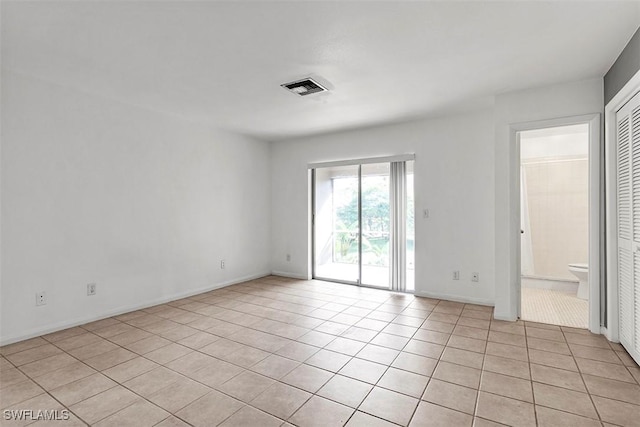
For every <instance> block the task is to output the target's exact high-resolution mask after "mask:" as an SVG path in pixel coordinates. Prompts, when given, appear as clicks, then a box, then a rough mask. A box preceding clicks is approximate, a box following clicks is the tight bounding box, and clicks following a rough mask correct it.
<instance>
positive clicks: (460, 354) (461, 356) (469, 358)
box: [440, 347, 484, 369]
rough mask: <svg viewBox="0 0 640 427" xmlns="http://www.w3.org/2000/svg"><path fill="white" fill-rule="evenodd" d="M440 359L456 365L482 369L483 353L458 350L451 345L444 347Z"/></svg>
mask: <svg viewBox="0 0 640 427" xmlns="http://www.w3.org/2000/svg"><path fill="white" fill-rule="evenodd" d="M440 360H443V361H445V362H451V363H455V364H458V365H463V366H468V367H470V368H476V369H482V364H483V362H484V354H481V353H476V352H474V351H468V350H460V349H457V348H453V347H446V348H445V350H444V353H442V357H440Z"/></svg>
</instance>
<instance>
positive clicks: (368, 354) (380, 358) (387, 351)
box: [356, 344, 400, 365]
mask: <svg viewBox="0 0 640 427" xmlns="http://www.w3.org/2000/svg"><path fill="white" fill-rule="evenodd" d="M399 353H400V352H399V351H398V350H394V349H391V348H387V347H381V346H378V345H373V344H367V345H366V346H365V347H364V348H363V349H362V350H360V352H359V353H358V354H357V355H356V357H357V358H359V359H365V360H369V361H371V362H377V363H382V364H385V365H389V364H391V362H393V360H394V359H395V358H396V356H398V354H399Z"/></svg>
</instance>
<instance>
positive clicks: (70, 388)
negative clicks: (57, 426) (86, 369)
mask: <svg viewBox="0 0 640 427" xmlns="http://www.w3.org/2000/svg"><path fill="white" fill-rule="evenodd" d="M117 385H118V384H116V382H115V381H112V380H110V379H109V378H107V377H105V376H104V375H102V374H98V373H96V374H93V375H89V376H88V377H85V378H82V379H80V380H77V381H74V382H72V383H69V384H65V385H63V386H62V387H58V388H54V389H53V390H51V391H49V393H51V395H52V396H53V397H55V398H56V399H58V400H59V401H60V402H61V403H62V404H64V405H67V406H71V405H73V404H75V403H78V402H80V401H83V400H85V399H88V398H90V397H92V396H95V395H97V394H99V393H102V392H103V391H106V390H109V389H110V388H113V387H115V386H117Z"/></svg>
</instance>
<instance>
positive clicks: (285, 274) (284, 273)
mask: <svg viewBox="0 0 640 427" xmlns="http://www.w3.org/2000/svg"><path fill="white" fill-rule="evenodd" d="M271 274H272V275H274V276H282V277H289V278H291V279H300V280H309V277H307V276H306V275H304V274H298V273H291V272H288V271H275V270H274V271H272V272H271Z"/></svg>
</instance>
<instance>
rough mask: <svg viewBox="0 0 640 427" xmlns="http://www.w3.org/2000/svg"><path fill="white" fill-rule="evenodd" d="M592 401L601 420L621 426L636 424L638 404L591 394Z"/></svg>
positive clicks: (638, 410)
mask: <svg viewBox="0 0 640 427" xmlns="http://www.w3.org/2000/svg"><path fill="white" fill-rule="evenodd" d="M593 403H594V404H595V405H596V408H597V409H598V413H599V414H600V417H601V418H602V420H603V421H607V422H610V423H613V424H618V425H621V426H635V425H638V414H639V413H640V406H637V405H632V404H630V403H626V402H619V401H617V400H611V399H607V398H604V397H599V396H593Z"/></svg>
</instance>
